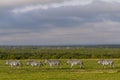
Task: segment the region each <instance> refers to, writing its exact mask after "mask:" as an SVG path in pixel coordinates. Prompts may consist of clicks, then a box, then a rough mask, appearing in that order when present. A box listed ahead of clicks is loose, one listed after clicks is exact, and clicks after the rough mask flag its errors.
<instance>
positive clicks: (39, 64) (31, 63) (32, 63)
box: [27, 61, 43, 67]
mask: <svg viewBox="0 0 120 80" xmlns="http://www.w3.org/2000/svg"><path fill="white" fill-rule="evenodd" d="M27 65H31V66H32V67H34V66H38V67H40V66H42V65H43V64H42V62H40V61H28V62H27Z"/></svg>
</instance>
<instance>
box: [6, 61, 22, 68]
mask: <svg viewBox="0 0 120 80" xmlns="http://www.w3.org/2000/svg"><path fill="white" fill-rule="evenodd" d="M6 64H7V65H8V64H9V65H10V66H11V68H13V67H15V66H18V68H20V67H21V66H22V62H21V61H10V60H7V61H6Z"/></svg>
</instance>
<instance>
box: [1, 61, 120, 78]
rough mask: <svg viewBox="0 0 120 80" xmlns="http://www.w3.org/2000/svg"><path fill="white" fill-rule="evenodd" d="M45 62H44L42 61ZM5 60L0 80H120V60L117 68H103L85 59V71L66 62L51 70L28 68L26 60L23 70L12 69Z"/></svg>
mask: <svg viewBox="0 0 120 80" xmlns="http://www.w3.org/2000/svg"><path fill="white" fill-rule="evenodd" d="M40 61H43V60H40ZM5 62H6V61H5V60H0V80H119V79H120V60H119V59H114V62H115V67H114V69H110V68H109V66H106V68H103V67H102V66H101V65H99V64H97V59H85V60H83V62H84V65H85V66H84V69H80V68H79V66H74V67H73V69H71V68H70V65H67V64H66V63H65V62H66V60H62V63H63V65H62V66H60V67H59V68H58V67H56V66H55V67H53V68H49V65H44V66H42V67H41V68H38V67H34V68H32V67H30V66H26V60H22V62H23V67H22V68H21V69H17V68H14V69H11V68H10V66H9V65H6V64H5Z"/></svg>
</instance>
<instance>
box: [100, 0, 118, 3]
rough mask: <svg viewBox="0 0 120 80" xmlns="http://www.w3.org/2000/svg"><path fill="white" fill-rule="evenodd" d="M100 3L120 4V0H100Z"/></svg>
mask: <svg viewBox="0 0 120 80" xmlns="http://www.w3.org/2000/svg"><path fill="white" fill-rule="evenodd" d="M101 1H105V2H111V3H113V2H120V0H101Z"/></svg>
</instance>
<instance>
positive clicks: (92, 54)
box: [0, 47, 120, 59]
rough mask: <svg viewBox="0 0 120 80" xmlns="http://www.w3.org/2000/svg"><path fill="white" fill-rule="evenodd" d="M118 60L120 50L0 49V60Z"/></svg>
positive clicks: (81, 48) (82, 48) (80, 48)
mask: <svg viewBox="0 0 120 80" xmlns="http://www.w3.org/2000/svg"><path fill="white" fill-rule="evenodd" d="M95 58H99V59H101V58H102V59H103V58H120V48H84V47H79V48H32V47H25V48H23V47H22V48H19V47H18V48H4V47H1V48H0V59H95Z"/></svg>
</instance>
